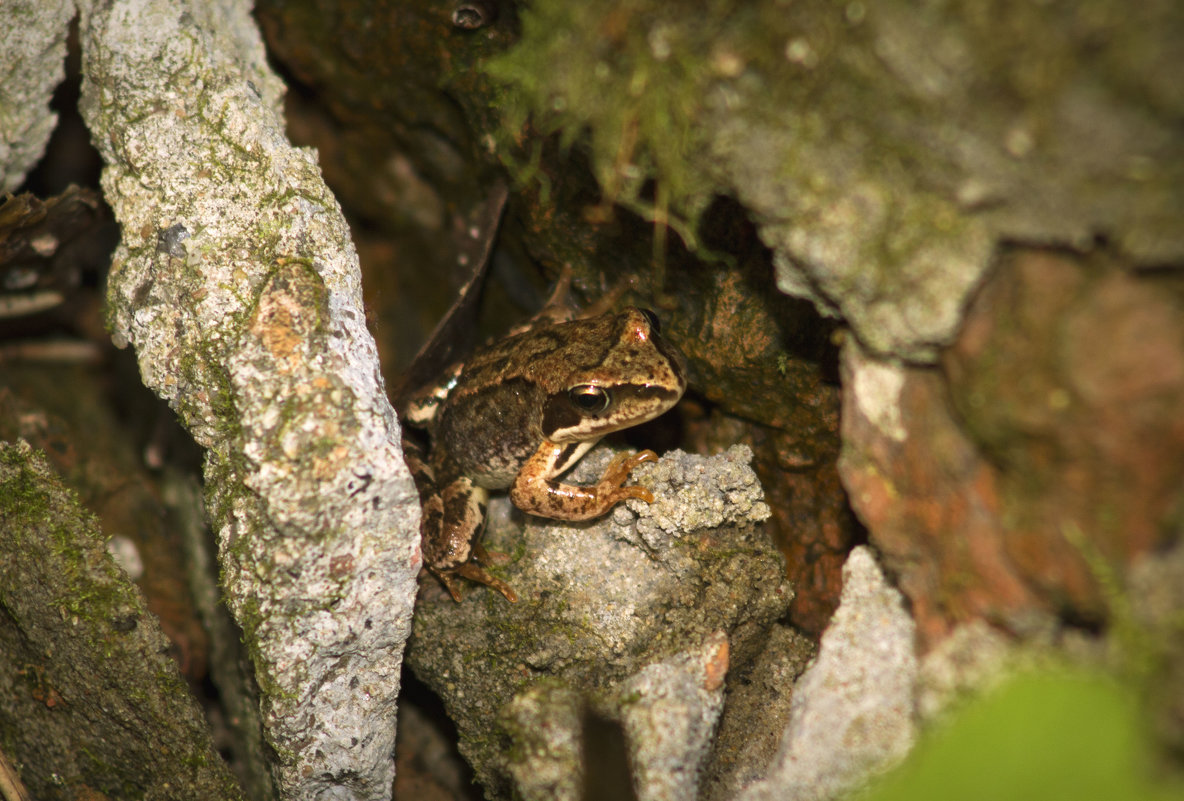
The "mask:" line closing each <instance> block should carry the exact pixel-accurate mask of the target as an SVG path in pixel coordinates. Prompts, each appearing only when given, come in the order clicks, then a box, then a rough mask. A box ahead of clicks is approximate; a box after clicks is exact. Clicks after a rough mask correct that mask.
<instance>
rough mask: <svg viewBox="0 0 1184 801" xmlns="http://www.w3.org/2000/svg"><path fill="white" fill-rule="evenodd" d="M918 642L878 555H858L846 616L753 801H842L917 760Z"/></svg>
mask: <svg viewBox="0 0 1184 801" xmlns="http://www.w3.org/2000/svg"><path fill="white" fill-rule="evenodd" d="M913 634H914V626H913V621H912V618H910V617H909V615H908V613H907V612H906V611H905V609H904V606H903V604H902V599H901V595H900V593H899V592H897V591H896V590H895V589H893V588H892V587H890V586H889V585H888V584H887V582H886V581H885V580H884V575H883V573H881V572H880V568H879V566H878V565H877V564H876V561H875V558H874V557H873V556H872V552H871V550H870V549H869V548H866V547H862V546H861V547H859V548H856V549H855V550H853V551H852V552H851V555H850V556H849V557H848V558H847V563H846V565H844V566H843V594H842V598H841V600H840V602H839V608H838V610H837V611H836V612H835V616H834V618H833V619H832V620H831V623H830V626H829V627H828V628H827V630H826V632H825V633H824V634H823V635H822V642H821V645H820V647H819V651H818V657H817V659H815V660H814V662H813V663H812V664H811V665H810V667H809V668H807V669H806V672H805V673H804V674H803V675H802V678H801V679H800V680H799V681H798V684H797V686H796V687H795V688H794V695H793V702H792V705H791V711H790V720H789V726H788V727H787V728H786V730H785V734H784V736H783V738H782V741H781V749H780V751H779V753H778V755H777V758H776V760H775V761H774V763H773V764H772V765H771V766H770V770H769V774H768V777H767V778H766V779H765V780H764V781H762V782H759V783H757V784H754V785H752V786H751V787H749V788H748V789H747V790H746V791H745V792H744V793H743V795H741V796H740V797H741V798H742V799H743V801H765V799H769V801H772V800H773V799H776V800H777V801H786V799H790V800H792V801H822V800H823V799H832V798H835V797H837V796H838V795H840V794H842V793H844V792H847V791H849V790H851V789H853V788H855V787H857V786H858V785H860V784H861V783H862V782H863V781H865V780H866V779H867V778H868V777H869V776H870V775H872V774H874V773H876V772H879V771H882V770H884V769H886V768H888V767H890V766H891V765H893V764H895V763H896V762H897V761H899V760H900V759H901V758H902V757H903V756H904V755H905V754H906V753H908V751H909V749H910V748H911V746H912V744H913V739H914V737H915V723H914V717H915V714H914V694H915V688H916V681H917V659H916V655H915V652H914V644H913Z"/></svg>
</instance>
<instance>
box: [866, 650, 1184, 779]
mask: <svg viewBox="0 0 1184 801" xmlns="http://www.w3.org/2000/svg"><path fill="white" fill-rule="evenodd" d="M1153 761H1154V755H1153V746H1152V743H1151V741H1150V738H1149V736H1148V734H1147V726H1146V724H1145V722H1144V721H1143V719H1142V717H1141V715H1140V712H1139V703H1138V698H1137V697H1136V694H1135V693H1134V691H1133V690H1131V689H1129V688H1127V687H1124V686H1122V685H1120V684H1119V683H1118V682H1116V681H1115V680H1113V679H1111V678H1108V677H1105V676H1101V675H1098V674H1089V673H1081V672H1063V673H1062V672H1056V673H1040V674H1027V675H1021V676H1018V677H1016V678H1014V679H1011V680H1009V681H1008V682H1007V683H1006V684H1005V685H1004V686H1002V687H1000V688H998V689H997V690H995V691H992V692H989V693H987V694H985V695H984V696H983V697H981V698H977V699H975V700H973V701H971V702H970V703H968V704H967V705H966V706H965V707H964V708H963V709H962V710H960V711H958V712H957V713H955V714H954V716H953V718H952V719H951V720H950V721H949V722H948V724H947V725H945V726H943V727H939V728H937V729H935V730H934V731H933V732H931V733H930V735H929V736H928V737H926V738H924V739H923V740H922V741H921V742H920V743H919V744H918V745H917V747H916V749H915V750H914V751H913V753H912V754H911V755H910V757H909V758H908V759H907V760H906V761H905V763H904V764H902V765H901V766H900V767H899V768H897V769H896V770H895V771H893V772H892V773H890V774H888V775H887V776H885V777H884V778H883V779H882V780H881V781H879V782H876V783H875V784H874V785H873V786H872V787H871V788H869V789H868V791H866V792H865V793H863V794H862V795H861V796H860V799H861V801H906V799H907V801H927V799H943V801H945V800H946V799H955V800H956V801H976V800H977V799H983V800H984V801H987V800H988V799H989V800H990V801H1004V800H1006V801H1028V800H1029V799H1030V801H1057V799H1072V801H1085V800H1086V799H1098V800H1099V801H1160V800H1161V799H1162V801H1168V799H1180V798H1184V786H1182V785H1180V784H1179V783H1176V784H1175V785H1172V786H1168V785H1167V784H1165V783H1163V782H1157V781H1156V780H1154V779H1153V776H1152V764H1153Z"/></svg>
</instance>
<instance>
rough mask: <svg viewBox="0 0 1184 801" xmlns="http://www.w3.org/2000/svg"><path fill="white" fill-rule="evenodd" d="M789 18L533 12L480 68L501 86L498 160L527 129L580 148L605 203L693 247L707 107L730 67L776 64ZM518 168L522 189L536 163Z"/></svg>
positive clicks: (720, 12) (614, 9)
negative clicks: (649, 189)
mask: <svg viewBox="0 0 1184 801" xmlns="http://www.w3.org/2000/svg"><path fill="white" fill-rule="evenodd" d="M785 16H786V15H784V14H781V13H777V9H771V10H770V9H762V8H744V7H739V8H738V7H737V4H735V3H731V2H723V1H722V0H713V1H712V2H706V3H700V4H695V5H693V6H686V5H682V4H670V3H663V2H659V1H658V0H633V1H632V2H625V3H622V2H608V0H591V1H590V2H585V3H566V2H563V0H540V1H539V2H537V3H534V4H532V5H531V6H530V8H528V9H526V10H525V11H524V12H523V15H522V37H521V40H520V41H519V43H518V44H517V45H516V46H515V47H513V48H511V49H510V50H509V51H507V52H506V53H504V54H502V55H501V56H498V57H496V58H493V59H491V60H490V61H489V62H487V64H486V65H485V68H486V71H487V72H488V74H489V75H490V76H491V77H492V78H493V79H494V80H495V81H496V82H499V83H500V84H501V86H502V91H501V92H500V93H499V94H497V95H496V96H495V98H494V105H495V106H496V107H497V108H499V109H501V110H502V113H503V121H504V124H505V129H506V130H505V131H504V132H503V133H502V138H503V141H502V142H501V143H500V144H501V145H502V147H501V148H500V151H501V153H502V154H503V158H505V157H506V154H507V153H511V152H515V150H516V148H515V147H514V145H513V141H514V139H515V137H517V136H518V135H519V131H521V130H522V129H523V127H524V126H525V125H526V123H527V120H528V119H529V120H530V121H531V123H532V124H533V126H534V127H535V128H538V129H541V130H542V131H543V132H545V133H558V135H559V138H560V143H561V145H562V146H563V147H565V148H566V147H569V146H571V145H572V144H573V143H574V142H576V141H577V140H578V141H580V142H581V143H582V144H586V145H587V148H588V150H589V153H590V156H591V160H592V169H593V172H594V173H595V174H596V177H597V179H598V181H599V182H600V185H601V187H602V189H603V191H604V196H605V200H606V202H620V203H622V204H624V205H626V206H628V207H631V208H633V209H634V210H636V211H638V212H640V213H641V214H643V215H644V216H646V217H648V218H650V219H655V220H659V221H662V220H665V221H668V222H669V223H670V224H671V225H672V226H673V227H675V228H676V229H677V230H679V231H680V233H683V234H684V238H686V239H687V241H688V243H692V242H693V234H692V228H691V226H690V225H689V224H688V223H689V222H692V221H693V220H694V219H695V218H696V217H697V216H698V214H699V213H700V212H701V211H702V210H703V209H704V208H705V207H706V204H707V203H708V202H709V200H710V198H711V196H712V194H713V193H714V192H715V191H716V186H715V181H714V180H713V179H712V178H711V177H710V176H709V175H708V174H707V172H706V171H705V170H703V169H702V167H701V165H702V164H703V162H704V160H705V157H706V153H707V142H706V140H705V138H704V137H705V134H704V132H703V126H702V125H701V117H702V114H703V112H704V108H703V102H704V98H705V97H707V95H708V94H709V92H710V91H711V90H712V88H713V87H714V86H715V84H716V83H717V82H719V81H720V80H721V78H723V77H726V76H730V75H732V74H733V73H734V71H735V70H736V65H737V64H739V63H741V62H740V61H738V60H741V59H742V60H743V63H752V62H758V63H765V62H767V63H768V65H769V66H772V65H773V64H775V63H777V62H779V61H784V58H783V56H782V55H781V53H782V51H783V49H784V46H785V41H786V36H787V32H786V31H785V30H784V27H785V24H784V21H783V19H784V17H785ZM535 152H536V153H537V150H536V151H535ZM515 166H516V170H517V173H518V177H519V179H520V180H530V179H534V178H536V177H538V176H539V174H540V173H539V171H538V169H537V165H536V162H535V161H533V160H526V161H525V162H524V163H522V164H520V165H515ZM650 179H653V180H654V182H655V186H656V188H655V191H654V193H653V196H652V198H651V197H650V196H648V195H646V194H643V189H644V187H645V185H646V182H647V181H648V180H650Z"/></svg>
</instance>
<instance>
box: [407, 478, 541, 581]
mask: <svg viewBox="0 0 1184 801" xmlns="http://www.w3.org/2000/svg"><path fill="white" fill-rule="evenodd" d="M487 499H488V493H487V492H486V491H485V490H484V489H482V488H480V487H477V486H474V485H473V482H472V481H470V480H469V479H468V478H464V477H461V478H458V479H455V480H454V481H452V482H451V483H449V484H448V485H446V486H444V487H441V488H439V489H438V490H437V491H436V492H434V493H432V494H430V495H429V496H428V497H427V498H425V499H424V502H423V523H422V525H421V527H420V533H421V535H422V546H421V547H422V549H423V561H424V564H425V565H427V568H428V570H430V571H432V574H433V575H435V576H436V578H438V579H440V583H442V584H443V585H444V587H445V588H446V589H447V590H448V593H449V595H451V596H452V600H454V601H457V602H458V603H459V602H460V583H459V582H458V581H457V580H456V577H457V576H462V577H464V578H467V579H469V580H470V581H476V582H479V583H481V584H485V585H487V586H490V587H493V588H494V589H495V590H497V591H498V592H500V593H501V594H502V595H504V596H505V598H506V600H507V601H510V602H511V603H514V602H515V601H517V600H518V595H517V593H515V592H514V590H513V588H511V587H510V585H509V584H507V583H506V582H504V581H502V580H501V579H499V578H497V577H496V576H494V575H493V574H491V573H490V572H489V571H487V570H486V569H485V568H483V567H481V566H480V565H479V564H477V563H476V562H474V561H473V557H474V556H475V555H477V554H480V553H484V550H483V549H482V548H481V546H480V545H478V544H477V538H478V537H480V535H481V530H482V529H483V528H484V527H485V502H486V500H487Z"/></svg>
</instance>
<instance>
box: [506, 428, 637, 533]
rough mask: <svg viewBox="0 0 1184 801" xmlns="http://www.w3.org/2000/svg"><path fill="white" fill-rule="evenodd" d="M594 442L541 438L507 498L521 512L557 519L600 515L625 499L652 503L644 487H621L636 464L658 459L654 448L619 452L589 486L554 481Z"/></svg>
mask: <svg viewBox="0 0 1184 801" xmlns="http://www.w3.org/2000/svg"><path fill="white" fill-rule="evenodd" d="M593 444H594V443H585V442H581V443H571V444H559V443H554V442H549V441H544V442H543V444H542V446H541V447H540V448H539V449H538V450H537V451H535V453H534V455H533V456H531V457H530V458H529V459H527V460H526V464H524V465H523V466H522V469H521V470H519V471H518V476H517V478H515V479H514V485H513V486H512V487H510V500H512V501H513V502H514V505H515V506H517V507H518V508H519V509H521V510H522V511H524V512H529V513H530V514H532V515H538V516H539V517H550V518H553V519H556V520H590V519H592V518H594V517H600V516H601V515H603V514H604V513H606V512H607V511H608V510H609V509H612V508H613V507H614V506H616V505H617V504H618V503H620V502H621V501H623V500H625V499H626V498H638V499H639V500H643V501H645V502H646V503H653V501H654V496H653V495H652V494H651V493H650V491H649V490H647V489H646V488H645V487H639V486H636V485H633V486H628V487H623V486H621V485H622V484H624V483H625V481H626V480H627V479H628V478H629V474H630V473H632V472H633V469H634V468H635V467H637V466H638V465H639V464H642V463H643V462H656V461H657V460H658V455H657V454H656V453H654V452H653V451H641V452H640V453H622V454H618V455H617V457H616V458H614V459H613V460H612V462H610V463H609V466H608V468H607V469H606V470H605V471H604V475H603V476H601V478H600V481H598V482H596V483H595V484H593V485H591V486H588V487H581V486H576V485H574V484H563V483H561V482H559V481H556V480H555V476H557V475H559V474H560V473H562V472H563V471H564V470H566V469H567V468H568V467H570V466H571V465H572V464H574V463H575V462H576V461H577V460H578V459H579V457H580V456H582V455H583V454H584V452H585V451H587V450H588V448H590V447H591V446H592V445H593Z"/></svg>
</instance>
